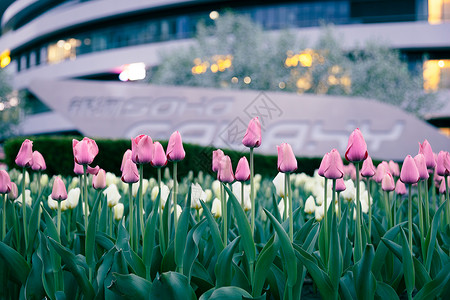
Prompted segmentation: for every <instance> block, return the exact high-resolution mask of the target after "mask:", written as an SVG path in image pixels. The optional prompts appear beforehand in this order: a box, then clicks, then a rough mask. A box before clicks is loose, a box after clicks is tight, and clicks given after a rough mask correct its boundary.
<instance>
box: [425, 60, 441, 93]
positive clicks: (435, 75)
mask: <svg viewBox="0 0 450 300" xmlns="http://www.w3.org/2000/svg"><path fill="white" fill-rule="evenodd" d="M440 81H441V68H440V67H439V62H438V61H437V60H427V61H425V62H424V63H423V88H424V90H425V91H436V90H437V89H438V87H439V82H440Z"/></svg>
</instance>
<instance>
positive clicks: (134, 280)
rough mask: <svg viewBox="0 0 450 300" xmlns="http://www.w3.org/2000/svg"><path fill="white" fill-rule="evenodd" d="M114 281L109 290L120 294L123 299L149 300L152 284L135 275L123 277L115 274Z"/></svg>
mask: <svg viewBox="0 0 450 300" xmlns="http://www.w3.org/2000/svg"><path fill="white" fill-rule="evenodd" d="M113 276H114V281H113V283H112V285H111V286H110V287H109V289H111V290H113V291H114V292H118V293H120V295H121V296H122V297H124V298H125V299H130V300H140V299H148V295H149V293H150V291H151V289H152V283H151V282H150V281H147V280H145V279H144V278H141V277H139V276H136V275H134V274H127V275H122V274H119V273H113Z"/></svg>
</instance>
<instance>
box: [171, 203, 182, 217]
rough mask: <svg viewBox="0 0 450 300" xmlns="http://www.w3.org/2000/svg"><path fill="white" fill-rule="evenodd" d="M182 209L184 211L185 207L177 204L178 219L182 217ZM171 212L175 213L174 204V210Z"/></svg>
mask: <svg viewBox="0 0 450 300" xmlns="http://www.w3.org/2000/svg"><path fill="white" fill-rule="evenodd" d="M182 211H183V209H182V208H181V206H180V205H179V204H177V220H178V219H179V218H180V215H181V213H182ZM170 212H171V213H173V206H172V210H171V211H170Z"/></svg>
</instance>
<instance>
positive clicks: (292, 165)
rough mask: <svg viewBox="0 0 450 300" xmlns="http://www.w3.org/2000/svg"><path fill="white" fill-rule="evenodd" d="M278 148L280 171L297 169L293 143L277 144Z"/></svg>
mask: <svg viewBox="0 0 450 300" xmlns="http://www.w3.org/2000/svg"><path fill="white" fill-rule="evenodd" d="M277 150H278V171H279V172H283V173H290V172H294V171H295V170H297V159H296V158H295V155H294V152H293V151H292V147H291V145H289V144H288V143H283V144H281V145H280V146H277Z"/></svg>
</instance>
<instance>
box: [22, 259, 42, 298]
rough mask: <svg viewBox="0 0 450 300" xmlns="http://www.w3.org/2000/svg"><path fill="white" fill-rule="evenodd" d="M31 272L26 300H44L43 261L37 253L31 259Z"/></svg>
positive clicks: (27, 284) (27, 283) (28, 278)
mask: <svg viewBox="0 0 450 300" xmlns="http://www.w3.org/2000/svg"><path fill="white" fill-rule="evenodd" d="M31 261H32V265H31V271H30V273H29V275H28V277H27V282H26V284H25V299H43V298H44V297H45V290H44V286H43V283H42V261H41V259H40V258H39V256H38V254H37V252H34V253H33V256H32V258H31Z"/></svg>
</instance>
